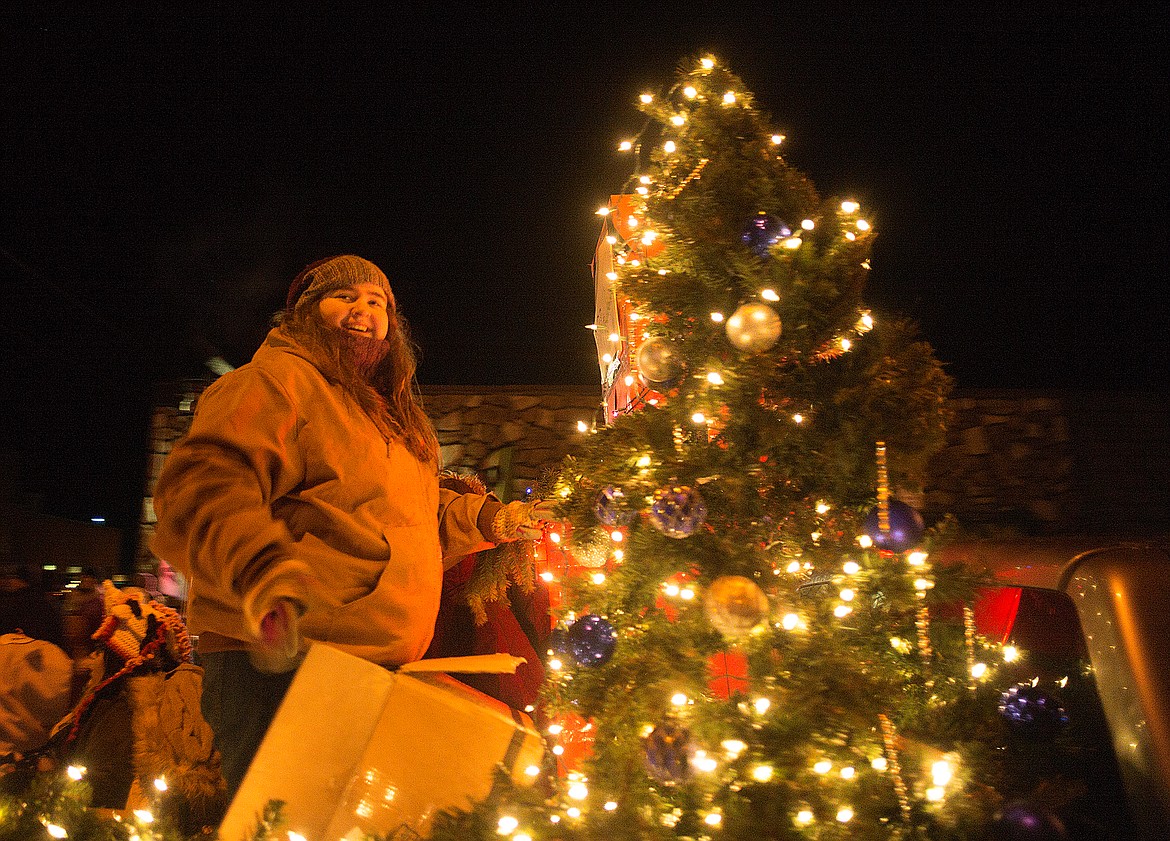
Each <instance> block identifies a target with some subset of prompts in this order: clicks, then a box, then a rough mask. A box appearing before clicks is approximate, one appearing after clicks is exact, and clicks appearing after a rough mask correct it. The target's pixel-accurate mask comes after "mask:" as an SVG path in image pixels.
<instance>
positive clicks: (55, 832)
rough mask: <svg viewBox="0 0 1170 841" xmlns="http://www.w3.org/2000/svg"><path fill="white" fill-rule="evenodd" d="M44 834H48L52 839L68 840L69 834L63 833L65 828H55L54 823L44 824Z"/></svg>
mask: <svg viewBox="0 0 1170 841" xmlns="http://www.w3.org/2000/svg"><path fill="white" fill-rule="evenodd" d="M45 832H47V833H49V836H50V837H52V838H68V837H69V833H68V832H66V831H65V827H63V826H57V824H55V823H47V824H45Z"/></svg>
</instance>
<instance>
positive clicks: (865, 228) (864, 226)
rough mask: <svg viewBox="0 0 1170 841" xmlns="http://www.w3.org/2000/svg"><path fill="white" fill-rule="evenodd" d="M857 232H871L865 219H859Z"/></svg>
mask: <svg viewBox="0 0 1170 841" xmlns="http://www.w3.org/2000/svg"><path fill="white" fill-rule="evenodd" d="M857 230H859V231H868V230H869V223H868V222H866V221H865V220H864V219H858V220H857Z"/></svg>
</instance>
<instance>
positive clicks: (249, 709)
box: [198, 651, 296, 802]
mask: <svg viewBox="0 0 1170 841" xmlns="http://www.w3.org/2000/svg"><path fill="white" fill-rule="evenodd" d="M198 661H199V665H200V666H202V667H203V698H202V700H201V703H200V707H201V709H202V711H203V718H204V720H206V721H207V723H208V724H209V725H210V726H211V729H212V731H214V733H215V746H216V748H217V749H218V750H219V754H220V760H221V762H222V764H223V778H224V781H225V782H226V783H227V794H228V799H229V802H230V800H231V798H233V797H235V794H236V791H238V790H239V788H240V783H242V782H243V781H244V776H245V775H246V774H247V773H248V766H249V765H251V764H252V757H254V756H255V755H256V751H257V750H258V749H259V748H260V742H261V741H263V739H264V734H265V733H266V732H267V731H268V725H269V724H271V723H272V719H273V718H275V716H276V710H277V708H278V707H279V706H280V702H281V701H282V700H283V699H284V696H285V693H286V692H288V687H289V684H291V683H292V679H293V675H295V674H296V671H295V670H293V671H290V672H285V673H284V674H280V675H269V674H264V673H263V672H259V671H257V670H256V669H255V668H253V667H252V664H251V663H250V662H249V661H248V653H247V652H246V651H216V652H213V653H210V654H200V655H199V656H198Z"/></svg>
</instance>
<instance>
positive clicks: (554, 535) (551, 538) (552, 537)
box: [548, 531, 561, 543]
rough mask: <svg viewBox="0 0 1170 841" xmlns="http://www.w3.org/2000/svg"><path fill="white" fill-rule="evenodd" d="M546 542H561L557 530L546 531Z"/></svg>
mask: <svg viewBox="0 0 1170 841" xmlns="http://www.w3.org/2000/svg"><path fill="white" fill-rule="evenodd" d="M548 542H549V543H560V542H561V535H560V533H559V532H555V531H550V532H549V533H548Z"/></svg>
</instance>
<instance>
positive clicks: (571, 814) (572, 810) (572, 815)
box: [565, 806, 581, 818]
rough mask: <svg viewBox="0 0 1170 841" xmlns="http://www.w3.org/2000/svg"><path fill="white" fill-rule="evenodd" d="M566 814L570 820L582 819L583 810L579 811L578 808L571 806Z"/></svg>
mask: <svg viewBox="0 0 1170 841" xmlns="http://www.w3.org/2000/svg"><path fill="white" fill-rule="evenodd" d="M565 814H566V815H568V816H569V817H570V818H579V817H581V810H580V809H578V808H577V807H576V806H570V807H569V808H568V809H566V810H565Z"/></svg>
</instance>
